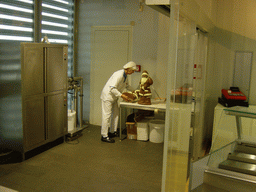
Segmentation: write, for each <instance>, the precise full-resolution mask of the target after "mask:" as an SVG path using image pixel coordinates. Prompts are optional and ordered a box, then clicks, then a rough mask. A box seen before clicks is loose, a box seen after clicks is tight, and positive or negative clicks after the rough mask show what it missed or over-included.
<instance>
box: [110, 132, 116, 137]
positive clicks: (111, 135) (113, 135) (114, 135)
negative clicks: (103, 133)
mask: <svg viewBox="0 0 256 192" xmlns="http://www.w3.org/2000/svg"><path fill="white" fill-rule="evenodd" d="M108 137H109V138H113V137H118V134H117V132H114V133H111V132H108Z"/></svg>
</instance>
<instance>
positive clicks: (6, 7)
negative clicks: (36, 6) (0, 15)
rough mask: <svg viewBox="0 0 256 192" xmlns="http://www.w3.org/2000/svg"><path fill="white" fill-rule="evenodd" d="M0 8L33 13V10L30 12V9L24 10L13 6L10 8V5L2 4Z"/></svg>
mask: <svg viewBox="0 0 256 192" xmlns="http://www.w3.org/2000/svg"><path fill="white" fill-rule="evenodd" d="M0 8H4V9H10V10H15V11H21V12H25V13H33V10H30V9H24V8H20V7H15V6H11V5H5V4H2V3H0Z"/></svg>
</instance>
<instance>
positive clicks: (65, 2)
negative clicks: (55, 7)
mask: <svg viewBox="0 0 256 192" xmlns="http://www.w3.org/2000/svg"><path fill="white" fill-rule="evenodd" d="M53 1H56V2H59V3H63V4H66V5H68V4H69V2H67V1H63V0H53Z"/></svg>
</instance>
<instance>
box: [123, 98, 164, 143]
mask: <svg viewBox="0 0 256 192" xmlns="http://www.w3.org/2000/svg"><path fill="white" fill-rule="evenodd" d="M151 103H152V104H151V105H140V104H138V103H137V102H136V103H130V102H120V109H119V113H120V118H119V119H120V134H119V135H120V140H122V118H121V117H122V112H121V109H122V108H130V109H141V110H149V111H154V110H159V111H165V110H166V103H162V102H156V101H153V100H152V101H151Z"/></svg>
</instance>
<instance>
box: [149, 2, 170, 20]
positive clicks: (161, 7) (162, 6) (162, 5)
mask: <svg viewBox="0 0 256 192" xmlns="http://www.w3.org/2000/svg"><path fill="white" fill-rule="evenodd" d="M170 1H171V0H146V1H145V4H146V5H147V6H149V7H151V8H153V9H155V10H156V11H158V12H160V13H162V14H164V15H166V16H168V17H170V4H171V3H170Z"/></svg>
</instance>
